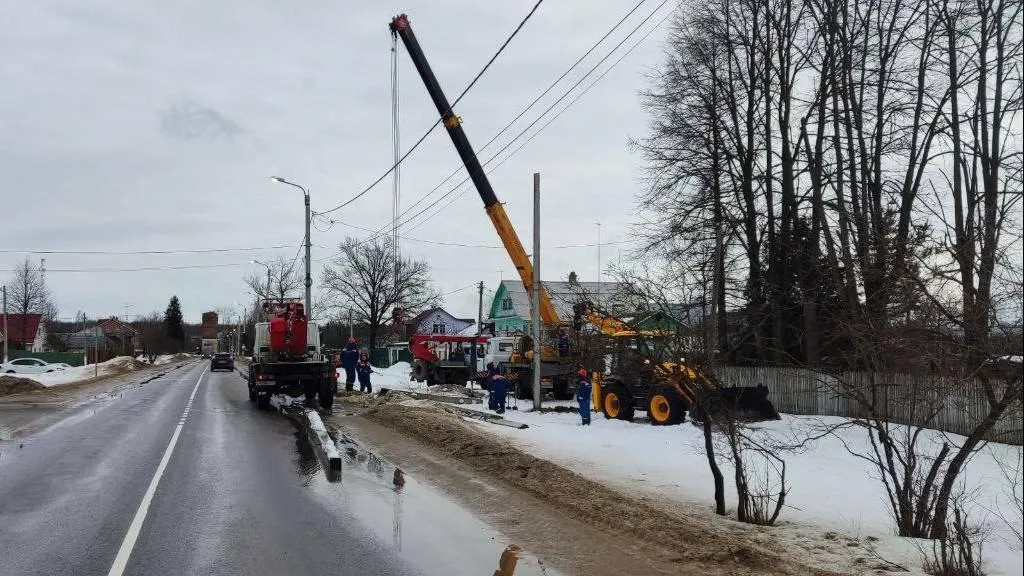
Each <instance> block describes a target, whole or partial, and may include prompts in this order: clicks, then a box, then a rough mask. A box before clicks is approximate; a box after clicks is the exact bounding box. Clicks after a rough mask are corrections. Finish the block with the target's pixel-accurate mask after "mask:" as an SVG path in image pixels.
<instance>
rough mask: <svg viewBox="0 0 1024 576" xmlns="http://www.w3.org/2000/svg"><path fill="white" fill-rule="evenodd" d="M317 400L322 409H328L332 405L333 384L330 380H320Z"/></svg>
mask: <svg viewBox="0 0 1024 576" xmlns="http://www.w3.org/2000/svg"><path fill="white" fill-rule="evenodd" d="M317 400H319V401H320V408H322V409H324V410H330V409H331V407H333V406H334V385H333V383H332V382H331V381H330V380H327V379H324V380H322V381H321V382H320V391H319V394H318V395H317Z"/></svg>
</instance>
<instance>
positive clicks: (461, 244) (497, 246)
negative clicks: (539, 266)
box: [332, 220, 638, 250]
mask: <svg viewBox="0 0 1024 576" xmlns="http://www.w3.org/2000/svg"><path fill="white" fill-rule="evenodd" d="M332 222H334V223H336V224H341V225H342V226H346V227H348V228H353V229H355V230H362V231H363V232H371V233H376V232H377V231H376V230H372V229H370V228H364V227H362V226H356V225H355V224H349V223H348V222H343V221H341V220H333V221H332ZM378 237H379V236H378ZM401 238H402V240H409V241H410V242H422V243H424V244H436V245H438V246H455V247H458V248H490V249H495V250H498V249H502V250H503V249H504V248H505V247H504V246H502V245H500V244H466V243H464V242H443V241H441V240H427V239H425V238H415V237H412V236H402V237H401ZM365 241H368V240H363V241H361V242H365ZM630 242H638V240H636V239H633V240H612V241H608V242H601V245H602V246H607V245H611V244H628V243H630ZM593 246H597V242H592V243H589V244H566V245H563V246H545V247H544V249H545V250H560V249H565V248H588V247H593Z"/></svg>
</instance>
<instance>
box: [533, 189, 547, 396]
mask: <svg viewBox="0 0 1024 576" xmlns="http://www.w3.org/2000/svg"><path fill="white" fill-rule="evenodd" d="M532 292H533V293H532V294H530V296H531V298H530V299H531V301H532V302H533V306H531V309H530V321H531V322H533V409H534V410H537V409H539V408H540V360H541V351H542V350H543V348H544V346H543V345H542V344H541V340H540V320H541V319H540V172H534V173H533V290H532Z"/></svg>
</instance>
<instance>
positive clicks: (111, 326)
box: [100, 316, 135, 336]
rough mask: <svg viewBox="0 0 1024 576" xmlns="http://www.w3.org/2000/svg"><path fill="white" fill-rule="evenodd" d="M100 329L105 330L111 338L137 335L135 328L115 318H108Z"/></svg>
mask: <svg viewBox="0 0 1024 576" xmlns="http://www.w3.org/2000/svg"><path fill="white" fill-rule="evenodd" d="M100 327H101V328H103V333H104V334H107V335H109V336H115V335H122V334H134V333H135V328H133V327H132V326H131V325H130V324H127V323H125V322H122V321H120V320H118V319H117V317H115V316H112V317H110V318H107V319H106V320H104V321H103V322H101V323H100Z"/></svg>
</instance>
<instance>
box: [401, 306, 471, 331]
mask: <svg viewBox="0 0 1024 576" xmlns="http://www.w3.org/2000/svg"><path fill="white" fill-rule="evenodd" d="M438 312H443V313H444V314H445V315H447V316H450V317H452V318H454V319H455V320H458V321H459V322H469V323H471V324H473V325H475V324H476V319H475V318H456V317H455V316H452V315H451V314H450V313H449V312H448V311H447V310H445V309H444V308H441V307H439V306H438V307H434V308H428V309H426V310H424V311H423V312H420V313H419V314H417V315H416V316H414V317H413V318H412V319H410V320H409V321H408V322H406V324H410V325H412V326H419V325H420V323H421V322H423V321H424V320H426V319H427V318H428V317H430V315H432V314H436V313H438Z"/></svg>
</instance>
